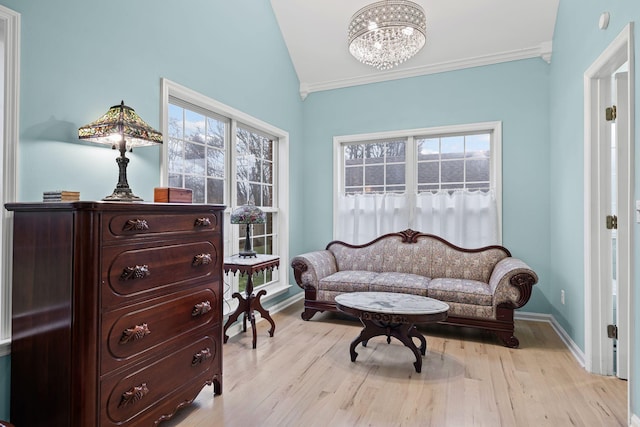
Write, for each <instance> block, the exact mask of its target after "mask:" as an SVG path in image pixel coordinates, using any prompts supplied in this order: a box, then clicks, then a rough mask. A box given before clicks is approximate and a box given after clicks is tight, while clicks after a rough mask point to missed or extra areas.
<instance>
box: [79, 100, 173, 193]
mask: <svg viewBox="0 0 640 427" xmlns="http://www.w3.org/2000/svg"><path fill="white" fill-rule="evenodd" d="M78 138H80V139H85V140H87V141H92V142H97V143H99V144H108V145H111V148H113V149H114V150H116V149H118V150H120V157H118V158H117V159H116V162H117V163H118V168H119V170H120V173H119V175H118V185H117V186H116V188H115V190H113V194H111V195H110V196H107V197H105V198H104V199H102V200H108V201H117V202H132V201H138V202H139V201H142V199H141V198H140V197H138V196H136V195H135V194H133V191H131V188H129V183H128V182H127V164H128V163H129V159H128V158H126V157H125V152H126V151H133V147H139V146H145V145H153V144H162V134H161V133H160V132H158V131H156V130H154V129H153V128H152V127H151V126H149V125H148V124H146V123H145V122H144V121H143V120H142V119H141V118H140V116H138V114H136V112H135V111H134V110H133V108H131V107H128V106H126V105H124V101H122V102H121V103H120V105H114V106H113V107H111V108H109V111H107V112H106V113H105V114H104V115H103V116H102V117H100V118H99V119H98V120H96V121H94V122H92V123H89V124H88V125H85V126H82V127H81V128H80V129H78Z"/></svg>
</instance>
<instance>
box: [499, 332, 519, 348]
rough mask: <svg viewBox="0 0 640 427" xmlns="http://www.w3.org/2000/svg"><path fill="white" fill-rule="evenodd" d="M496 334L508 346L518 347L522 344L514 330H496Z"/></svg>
mask: <svg viewBox="0 0 640 427" xmlns="http://www.w3.org/2000/svg"><path fill="white" fill-rule="evenodd" d="M496 335H497V336H498V338H500V340H502V342H503V343H504V345H505V346H506V347H509V348H518V347H519V346H520V341H518V338H516V337H515V335H513V332H496Z"/></svg>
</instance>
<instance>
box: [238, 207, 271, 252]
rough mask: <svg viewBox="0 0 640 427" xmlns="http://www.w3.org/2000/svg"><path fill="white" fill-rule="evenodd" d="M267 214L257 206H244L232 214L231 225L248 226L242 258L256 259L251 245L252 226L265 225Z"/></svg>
mask: <svg viewBox="0 0 640 427" xmlns="http://www.w3.org/2000/svg"><path fill="white" fill-rule="evenodd" d="M266 219H267V217H266V215H265V213H264V212H263V211H262V210H261V209H260V208H259V207H257V206H254V205H243V206H240V207H238V208H236V209H235V210H234V211H233V212H231V224H247V231H246V233H245V235H244V250H242V251H240V254H239V255H240V258H256V257H257V255H256V251H254V250H253V249H252V245H251V224H264V223H265V222H266Z"/></svg>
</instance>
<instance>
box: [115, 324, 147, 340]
mask: <svg viewBox="0 0 640 427" xmlns="http://www.w3.org/2000/svg"><path fill="white" fill-rule="evenodd" d="M150 333H151V331H150V330H149V326H147V324H146V323H143V324H142V325H136V326H134V327H133V328H127V329H125V330H124V331H122V336H121V337H120V344H126V343H128V342H130V341H138V340H141V339H142V338H144V337H145V335H149V334H150Z"/></svg>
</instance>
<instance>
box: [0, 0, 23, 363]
mask: <svg viewBox="0 0 640 427" xmlns="http://www.w3.org/2000/svg"><path fill="white" fill-rule="evenodd" d="M0 32H1V33H2V39H3V41H4V69H3V70H2V72H3V74H4V75H3V76H2V77H3V78H1V79H0V81H2V82H3V84H4V94H3V96H2V101H3V103H4V104H3V106H2V107H3V110H4V111H2V121H3V126H2V150H1V154H0V156H1V159H0V160H1V161H0V170H1V172H2V188H1V189H0V191H1V192H2V193H1V194H0V200H2V222H1V223H0V241H2V245H1V246H0V263H1V265H0V280H1V281H0V357H2V356H5V355H7V354H9V353H10V352H11V283H12V274H11V263H12V256H11V254H12V251H13V233H12V231H13V226H12V224H13V215H12V213H11V212H9V211H7V210H6V209H4V204H5V203H9V202H15V200H16V194H17V180H16V177H17V173H18V166H17V159H18V138H19V122H18V119H19V114H18V113H19V111H20V105H19V101H20V14H19V13H17V12H14V11H13V10H11V9H8V8H6V7H4V6H1V5H0Z"/></svg>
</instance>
